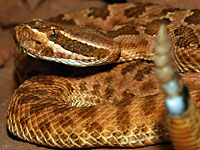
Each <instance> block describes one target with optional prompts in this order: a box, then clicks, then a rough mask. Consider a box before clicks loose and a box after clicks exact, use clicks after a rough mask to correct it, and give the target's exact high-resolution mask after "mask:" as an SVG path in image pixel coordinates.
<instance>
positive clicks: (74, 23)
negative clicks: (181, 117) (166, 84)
mask: <svg viewBox="0 0 200 150" xmlns="http://www.w3.org/2000/svg"><path fill="white" fill-rule="evenodd" d="M161 24H165V25H166V28H167V31H168V35H169V39H170V41H171V45H172V53H173V59H174V61H175V63H176V65H177V68H178V70H179V72H180V75H181V76H182V78H183V82H184V84H185V85H186V86H187V87H188V88H189V90H190V94H191V96H192V98H193V100H194V101H195V102H196V105H197V107H200V106H199V104H200V103H199V100H200V99H199V95H200V90H199V89H200V82H199V77H200V74H199V73H195V72H199V71H200V65H199V63H200V57H199V52H200V51H199V50H200V42H199V41H200V10H198V9H194V10H184V9H179V8H171V7H166V6H159V5H156V4H151V3H146V4H143V3H125V4H113V5H107V6H106V7H104V8H89V9H84V10H81V11H78V12H71V13H68V14H64V15H59V16H57V17H54V18H50V19H48V20H41V19H34V20H32V21H30V22H29V23H25V24H21V25H18V26H16V27H15V30H14V39H15V42H16V45H17V47H18V49H16V50H15V64H16V71H17V75H18V78H19V80H20V81H21V82H23V81H24V80H26V79H28V78H30V77H31V78H30V79H28V80H26V81H25V82H24V83H22V84H21V85H20V86H19V88H17V89H16V91H15V92H14V94H13V96H12V98H11V102H10V104H9V107H8V129H9V131H10V132H11V133H12V134H14V135H15V136H17V137H19V138H21V139H24V140H26V141H29V142H31V143H36V144H40V145H45V146H50V147H58V148H80V147H102V146H103V147H105V146H116V147H140V146H146V145H153V144H158V143H162V142H168V141H169V134H168V130H167V126H166V120H165V115H166V108H165V105H164V93H163V92H162V90H160V87H159V81H158V79H157V77H156V75H155V72H154V63H153V62H152V60H153V59H154V57H153V56H154V53H155V50H154V49H155V48H154V47H155V42H156V39H157V31H158V28H159V26H160V25H161ZM38 74H39V75H38ZM35 75H36V76H35ZM32 76H33V77H32Z"/></svg>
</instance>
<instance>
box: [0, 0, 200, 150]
mask: <svg viewBox="0 0 200 150" xmlns="http://www.w3.org/2000/svg"><path fill="white" fill-rule="evenodd" d="M116 1H117V0H116ZM119 1H120V0H118V2H119ZM122 1H123V0H122ZM124 1H125V0H124ZM129 1H141V0H129ZM143 1H144V2H150V1H151V2H154V3H161V4H162V5H171V6H176V7H182V8H200V3H198V0H190V1H188V0H163V1H161V0H143ZM110 2H111V1H110ZM112 2H113V1H112ZM104 5H106V2H105V1H101V0H73V1H72V0H71V1H68V0H57V1H54V0H48V1H47V0H0V6H1V9H0V45H1V46H0V129H1V132H0V149H1V150H11V149H12V150H21V149H24V150H33V149H37V150H45V149H49V148H45V147H38V146H36V145H33V144H30V143H27V142H23V141H21V140H19V139H17V138H15V137H13V136H12V135H10V134H9V132H8V131H7V126H6V117H7V106H8V103H9V100H10V97H11V95H12V94H13V92H14V89H15V88H16V87H17V82H16V80H15V78H14V68H15V67H14V63H13V47H14V41H13V38H12V28H13V27H14V26H15V25H16V24H19V23H23V22H27V21H28V20H31V19H32V18H42V19H43V18H48V17H50V16H56V15H57V14H60V13H66V12H70V11H75V10H80V9H83V8H87V7H97V6H98V7H101V6H104ZM137 149H138V150H167V149H172V146H171V145H170V144H162V145H156V146H149V147H144V148H137Z"/></svg>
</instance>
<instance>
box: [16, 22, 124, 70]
mask: <svg viewBox="0 0 200 150" xmlns="http://www.w3.org/2000/svg"><path fill="white" fill-rule="evenodd" d="M14 39H15V41H16V43H17V44H16V45H17V46H18V47H19V48H20V49H21V50H23V52H24V53H26V54H28V55H30V56H32V57H35V58H39V59H44V60H48V61H55V62H59V63H63V64H66V65H71V66H77V67H86V66H96V65H102V64H106V63H112V62H116V60H117V59H118V58H119V55H120V46H119V44H118V43H117V42H115V41H113V40H112V39H111V38H109V37H107V36H106V35H105V34H103V32H101V31H98V30H96V29H92V28H89V27H87V26H78V25H65V26H63V25H62V24H59V23H53V22H48V21H43V20H39V19H34V20H32V21H31V22H29V23H25V24H21V25H18V26H16V27H15V29H14Z"/></svg>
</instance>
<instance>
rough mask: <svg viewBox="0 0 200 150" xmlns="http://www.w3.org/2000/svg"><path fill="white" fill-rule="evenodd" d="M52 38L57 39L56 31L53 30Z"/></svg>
mask: <svg viewBox="0 0 200 150" xmlns="http://www.w3.org/2000/svg"><path fill="white" fill-rule="evenodd" d="M52 36H53V38H54V39H56V31H55V30H54V29H53V33H52Z"/></svg>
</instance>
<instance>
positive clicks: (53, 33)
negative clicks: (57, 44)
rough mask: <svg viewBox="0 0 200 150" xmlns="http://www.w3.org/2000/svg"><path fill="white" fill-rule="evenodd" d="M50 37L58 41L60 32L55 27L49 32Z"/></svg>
mask: <svg viewBox="0 0 200 150" xmlns="http://www.w3.org/2000/svg"><path fill="white" fill-rule="evenodd" d="M48 38H49V39H50V40H52V41H57V40H58V38H59V32H58V31H57V30H55V29H52V30H51V31H50V32H48Z"/></svg>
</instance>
